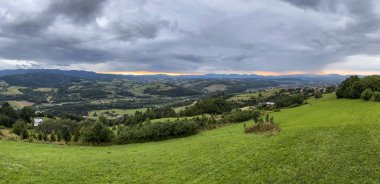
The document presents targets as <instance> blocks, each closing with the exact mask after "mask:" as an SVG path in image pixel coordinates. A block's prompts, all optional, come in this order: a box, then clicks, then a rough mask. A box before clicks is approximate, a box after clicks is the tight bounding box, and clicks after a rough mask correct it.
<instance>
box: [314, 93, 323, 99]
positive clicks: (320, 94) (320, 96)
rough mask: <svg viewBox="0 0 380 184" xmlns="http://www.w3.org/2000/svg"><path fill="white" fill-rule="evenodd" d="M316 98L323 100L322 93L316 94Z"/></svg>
mask: <svg viewBox="0 0 380 184" xmlns="http://www.w3.org/2000/svg"><path fill="white" fill-rule="evenodd" d="M314 98H316V99H319V98H322V93H320V92H316V93H315V94H314Z"/></svg>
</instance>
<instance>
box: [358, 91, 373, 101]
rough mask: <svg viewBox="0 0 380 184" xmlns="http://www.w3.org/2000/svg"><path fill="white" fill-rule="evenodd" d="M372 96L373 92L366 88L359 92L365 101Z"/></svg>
mask: <svg viewBox="0 0 380 184" xmlns="http://www.w3.org/2000/svg"><path fill="white" fill-rule="evenodd" d="M372 96H373V92H372V90H371V89H366V90H364V91H363V92H362V94H361V98H362V99H363V100H365V101H368V100H370V99H371V98H372Z"/></svg>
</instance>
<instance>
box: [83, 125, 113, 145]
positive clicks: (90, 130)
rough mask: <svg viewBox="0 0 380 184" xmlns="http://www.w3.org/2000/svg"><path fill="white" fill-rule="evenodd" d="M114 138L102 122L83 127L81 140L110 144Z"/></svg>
mask: <svg viewBox="0 0 380 184" xmlns="http://www.w3.org/2000/svg"><path fill="white" fill-rule="evenodd" d="M113 137H114V134H113V132H112V131H111V130H109V129H108V127H107V126H105V125H104V124H103V123H101V122H100V121H97V122H95V124H94V125H92V126H89V127H83V128H82V130H81V138H82V140H83V141H84V142H89V143H95V144H100V143H108V142H111V141H112V139H113Z"/></svg>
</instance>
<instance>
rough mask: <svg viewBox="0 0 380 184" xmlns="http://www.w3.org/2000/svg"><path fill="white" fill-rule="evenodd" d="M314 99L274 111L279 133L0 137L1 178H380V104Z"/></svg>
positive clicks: (235, 128)
mask: <svg viewBox="0 0 380 184" xmlns="http://www.w3.org/2000/svg"><path fill="white" fill-rule="evenodd" d="M309 103H310V104H307V105H303V106H301V107H297V108H292V109H285V110H281V111H280V112H276V113H273V114H271V115H272V116H274V119H275V122H276V123H277V124H279V126H280V128H281V132H280V133H278V134H277V135H270V134H266V133H263V134H244V133H243V124H235V125H230V126H225V127H222V128H218V129H215V130H210V131H204V132H201V133H199V134H197V135H195V136H191V137H185V138H178V139H172V140H167V141H161V142H150V143H143V144H130V145H122V146H109V147H90V146H88V147H84V146H83V147H82V146H61V145H52V144H37V143H28V142H22V141H18V142H16V141H6V140H1V141H0V183H360V184H362V183H379V181H380V103H376V102H364V101H362V100H348V99H339V100H338V99H336V98H335V96H334V95H327V96H325V97H324V98H322V99H319V100H314V99H311V100H309ZM246 124H247V125H250V124H252V122H246Z"/></svg>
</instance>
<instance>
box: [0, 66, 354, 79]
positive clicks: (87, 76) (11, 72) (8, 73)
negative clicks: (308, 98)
mask: <svg viewBox="0 0 380 184" xmlns="http://www.w3.org/2000/svg"><path fill="white" fill-rule="evenodd" d="M32 73H46V74H54V75H65V76H71V77H78V78H85V79H96V78H110V79H111V78H134V79H301V80H337V81H341V80H344V79H346V78H347V76H344V75H338V74H330V75H282V76H263V75H255V74H214V73H211V74H204V75H179V76H170V75H165V74H158V75H116V74H100V73H96V72H91V71H79V70H58V69H15V70H0V77H4V76H11V75H23V74H32Z"/></svg>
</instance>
